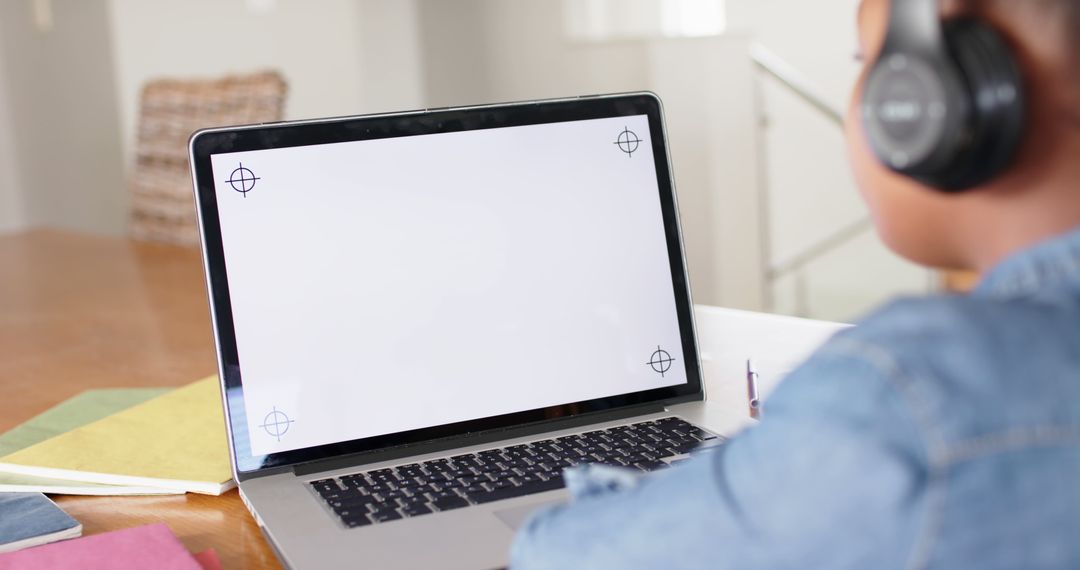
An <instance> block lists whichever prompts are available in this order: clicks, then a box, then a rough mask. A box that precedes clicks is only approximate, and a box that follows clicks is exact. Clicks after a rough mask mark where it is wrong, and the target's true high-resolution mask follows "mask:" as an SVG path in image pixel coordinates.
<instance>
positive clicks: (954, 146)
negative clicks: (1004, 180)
mask: <svg viewBox="0 0 1080 570" xmlns="http://www.w3.org/2000/svg"><path fill="white" fill-rule="evenodd" d="M893 1H894V2H901V1H903V0H893ZM912 6H914V5H913V4H899V5H894V9H899V11H896V12H894V14H893V17H894V18H896V17H897V16H898V15H903V14H905V12H904V11H903V10H902V9H903V8H905V7H907V8H910V7H912ZM935 7H936V3H928V4H926V5H923V8H925V9H927V10H928V12H927V16H928V17H929V15H930V12H931V11H936V9H935ZM908 15H909V16H910V13H908ZM909 20H911V21H918V19H917V18H914V19H912V18H909ZM903 22H904V20H903V19H896V20H895V21H894V22H892V23H890V36H889V37H888V38H887V39H886V45H885V47H884V48H883V50H882V53H881V56H880V57H879V58H878V61H876V62H875V64H874V68H873V69H872V70H871V72H870V75H869V77H868V78H867V82H866V87H865V90H864V92H863V99H862V115H863V124H864V128H865V129H866V135H867V139H868V141H869V143H870V146H871V148H872V150H873V152H874V154H875V156H876V157H877V158H878V160H879V161H881V163H882V164H884V165H885V166H886V167H888V168H890V169H891V170H893V171H894V172H897V173H900V174H903V175H905V176H908V177H911V178H914V179H916V180H918V181H920V182H922V183H923V184H925V185H927V186H930V187H932V188H935V189H938V190H941V191H943V192H962V191H964V190H968V189H971V188H974V187H977V186H979V185H981V184H983V183H985V182H987V181H988V180H990V179H992V178H994V177H995V176H998V175H1000V174H1001V173H1002V172H1003V171H1004V170H1005V169H1006V168H1008V167H1009V165H1010V164H1011V163H1012V160H1013V158H1014V157H1015V155H1016V152H1017V149H1018V148H1019V146H1020V142H1021V141H1022V139H1023V136H1024V130H1025V119H1026V101H1025V96H1024V85H1023V78H1022V76H1021V73H1020V68H1019V66H1018V65H1017V62H1016V60H1015V59H1014V57H1013V55H1012V52H1011V50H1010V49H1009V46H1008V44H1007V43H1006V42H1005V40H1004V38H1002V37H1001V36H1000V35H999V34H998V33H997V31H995V30H994V29H993V28H991V27H990V26H989V25H987V24H984V23H982V22H980V21H978V20H975V19H972V18H964V19H959V20H953V21H949V22H946V23H944V24H943V25H942V26H941V28H940V30H939V32H938V33H937V36H933V35H927V34H926V33H915V31H911V30H908V29H906V28H905V27H903V26H902V25H898V24H902V23H903ZM924 23H925V20H924ZM909 31H910V32H911V33H908V32H909ZM925 31H926V30H925V29H924V30H922V32H925ZM933 37H937V38H938V39H937V40H936V41H935V40H934V39H932V38H933Z"/></svg>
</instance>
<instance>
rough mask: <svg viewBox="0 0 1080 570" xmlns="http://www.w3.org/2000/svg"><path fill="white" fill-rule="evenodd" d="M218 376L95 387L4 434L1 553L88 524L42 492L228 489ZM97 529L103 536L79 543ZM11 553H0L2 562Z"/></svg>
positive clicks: (74, 532) (0, 443)
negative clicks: (174, 385) (161, 385)
mask: <svg viewBox="0 0 1080 570" xmlns="http://www.w3.org/2000/svg"><path fill="white" fill-rule="evenodd" d="M217 385H218V383H217V377H210V378H206V379H204V380H200V381H198V382H195V383H193V384H190V385H188V386H185V387H182V388H178V389H176V390H166V389H148V388H142V389H106V390H90V391H87V392H84V393H82V394H80V395H78V396H76V397H74V398H71V399H70V400H67V401H65V402H63V403H61V404H60V405H58V406H56V407H54V408H52V409H50V410H48V411H47V412H45V413H42V414H40V415H38V416H36V417H34V418H32V419H31V420H29V421H27V422H26V423H23V424H21V425H19V426H17V427H16V428H14V429H12V430H11V431H9V432H7V433H4V434H2V435H0V553H2V552H11V551H14V550H20V549H25V548H29V547H32V546H36V545H41V544H45V543H48V542H53V541H57V540H63V539H68V538H73V537H77V536H79V535H80V534H81V533H82V526H81V525H80V524H79V523H78V522H77V521H75V520H74V519H72V518H71V517H69V516H68V515H67V514H66V513H64V512H63V511H62V510H61V509H60V508H59V507H57V506H56V505H55V504H54V503H53V502H52V501H50V500H49V499H48V498H47V497H45V495H43V493H52V494H74V495H163V494H182V493H186V492H192V493H202V494H208V495H219V494H221V493H223V492H225V491H227V490H228V489H230V488H231V487H232V486H233V482H232V475H231V471H230V467H229V456H228V446H227V443H226V439H225V438H226V435H225V424H224V419H223V417H222V412H221V399H220V396H219V395H218V387H217ZM165 532H168V529H167V528H166V529H165ZM169 536H171V533H170V534H169ZM91 538H97V537H96V536H95V537H88V538H87V539H81V540H79V541H76V542H82V541H85V540H89V539H91ZM174 540H175V539H174ZM65 544H66V543H65ZM40 548H44V547H40ZM40 548H32V549H30V551H37V550H39V549H40ZM20 552H22V551H21V550H20ZM185 553H186V551H185ZM4 556H6V555H4ZM5 562H10V560H8V561H5V560H4V559H3V558H0V568H5V567H8V565H6V564H5ZM16 566H18V564H16ZM35 567H36V565H35ZM177 567H186V566H183V565H181V566H177ZM198 567H199V566H195V568H198Z"/></svg>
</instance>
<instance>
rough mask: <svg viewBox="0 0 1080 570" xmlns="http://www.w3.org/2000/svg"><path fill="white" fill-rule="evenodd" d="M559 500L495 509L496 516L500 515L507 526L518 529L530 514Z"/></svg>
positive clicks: (500, 518)
mask: <svg viewBox="0 0 1080 570" xmlns="http://www.w3.org/2000/svg"><path fill="white" fill-rule="evenodd" d="M558 502H559V501H548V502H545V503H533V504H531V505H525V506H522V507H514V508H512V509H503V510H501V511H495V516H497V517H499V520H501V521H502V522H503V523H505V524H506V526H508V527H510V528H512V529H514V530H517V529H519V528H521V526H522V525H524V524H525V520H526V519H528V518H529V515H531V514H533V513H534V512H536V511H537V510H538V509H540V508H543V507H546V506H548V505H554V504H555V503H558Z"/></svg>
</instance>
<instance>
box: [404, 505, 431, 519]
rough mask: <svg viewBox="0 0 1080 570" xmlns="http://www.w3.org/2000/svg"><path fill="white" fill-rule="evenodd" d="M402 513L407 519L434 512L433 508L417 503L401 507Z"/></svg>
mask: <svg viewBox="0 0 1080 570" xmlns="http://www.w3.org/2000/svg"><path fill="white" fill-rule="evenodd" d="M401 512H402V513H404V514H405V516H407V517H415V516H418V515H426V514H428V513H431V512H433V511H432V510H431V507H429V506H427V505H425V504H423V503H415V504H411V505H406V506H404V507H401Z"/></svg>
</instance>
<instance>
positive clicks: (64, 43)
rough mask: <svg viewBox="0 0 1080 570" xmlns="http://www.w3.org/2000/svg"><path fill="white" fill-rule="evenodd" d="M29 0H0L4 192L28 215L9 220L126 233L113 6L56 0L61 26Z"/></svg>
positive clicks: (16, 224) (54, 7)
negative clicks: (45, 24)
mask: <svg viewBox="0 0 1080 570" xmlns="http://www.w3.org/2000/svg"><path fill="white" fill-rule="evenodd" d="M31 4H32V3H31V2H0V57H2V58H3V62H2V65H0V67H2V68H3V75H4V79H3V82H2V83H3V85H2V87H3V91H4V95H3V96H0V107H2V108H3V110H2V111H0V127H2V128H4V130H5V131H6V134H5V136H7V137H9V139H8V141H7V142H6V143H4V142H0V157H3V158H0V160H3V161H11V162H13V163H14V164H13V165H12V164H11V162H9V164H8V167H9V168H10V173H7V174H5V175H3V176H4V177H3V178H0V181H2V183H3V185H4V187H5V188H6V190H4V191H3V192H0V194H3V195H6V196H8V198H7V201H8V202H9V203H15V204H20V203H21V210H22V214H23V215H22V217H21V218H22V219H21V220H20V219H14V218H15V216H5V217H8V218H9V222H10V223H11V227H31V226H51V227H61V228H67V229H73V230H82V231H91V232H101V233H113V234H116V233H121V232H122V231H123V228H124V225H125V219H126V206H125V204H126V192H125V186H124V179H123V175H122V172H121V168H120V165H121V155H120V139H119V131H118V128H117V124H118V120H117V100H116V92H115V89H114V85H113V82H112V81H111V78H112V77H113V65H112V59H111V54H110V50H109V20H108V17H107V14H106V7H105V5H104V3H103V2H100V1H94V2H87V1H84V0H53V2H52V11H53V26H52V28H51V29H49V30H46V31H43V30H38V29H37V28H36V27H35V26H34V18H33V15H32V13H31V10H30V9H31ZM0 140H2V139H0ZM5 144H6V145H7V146H6V152H5ZM5 170H7V169H5ZM10 188H17V193H18V197H12V192H11V190H10ZM15 211H16V210H12V212H15Z"/></svg>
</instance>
